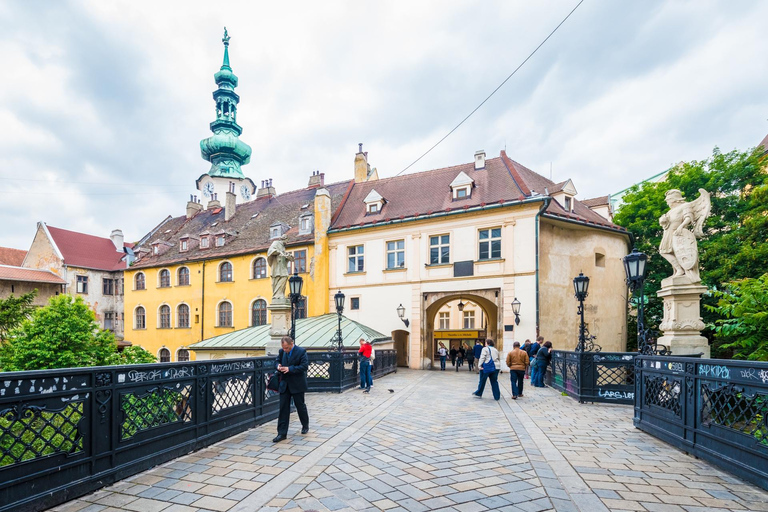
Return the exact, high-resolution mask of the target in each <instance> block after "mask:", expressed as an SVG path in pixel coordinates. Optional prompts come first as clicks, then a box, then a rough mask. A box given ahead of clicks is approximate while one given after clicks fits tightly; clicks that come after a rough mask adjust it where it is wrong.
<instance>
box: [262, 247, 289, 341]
mask: <svg viewBox="0 0 768 512" xmlns="http://www.w3.org/2000/svg"><path fill="white" fill-rule="evenodd" d="M285 240H286V236H285V235H283V236H281V237H280V238H278V239H277V240H275V241H274V242H272V245H271V246H270V247H269V249H268V250H267V263H268V264H269V270H270V273H271V274H272V276H271V278H272V302H271V303H270V304H269V306H267V309H268V310H269V313H270V316H271V321H270V326H269V337H270V341H269V342H268V343H267V346H266V347H265V351H266V355H268V356H275V355H277V353H278V351H279V350H280V339H281V338H282V337H283V336H288V334H289V333H290V327H291V302H290V300H289V299H287V298H286V296H285V285H286V284H287V283H288V277H289V276H290V269H289V268H288V262H289V261H293V254H290V253H289V252H288V251H286V250H285Z"/></svg>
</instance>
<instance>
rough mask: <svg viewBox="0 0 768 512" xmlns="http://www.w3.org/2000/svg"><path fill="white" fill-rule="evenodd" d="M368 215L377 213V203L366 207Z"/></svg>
mask: <svg viewBox="0 0 768 512" xmlns="http://www.w3.org/2000/svg"><path fill="white" fill-rule="evenodd" d="M368 213H379V203H371V204H369V205H368Z"/></svg>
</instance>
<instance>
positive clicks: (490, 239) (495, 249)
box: [477, 228, 501, 260]
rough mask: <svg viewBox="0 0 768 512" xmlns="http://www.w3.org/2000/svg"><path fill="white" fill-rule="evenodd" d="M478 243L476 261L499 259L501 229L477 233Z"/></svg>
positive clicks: (483, 230) (484, 230)
mask: <svg viewBox="0 0 768 512" xmlns="http://www.w3.org/2000/svg"><path fill="white" fill-rule="evenodd" d="M478 243H479V248H478V252H477V259H479V260H493V259H498V258H501V228H489V229H481V230H480V231H478Z"/></svg>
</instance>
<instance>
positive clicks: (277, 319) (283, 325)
mask: <svg viewBox="0 0 768 512" xmlns="http://www.w3.org/2000/svg"><path fill="white" fill-rule="evenodd" d="M267 309H268V310H269V314H270V316H271V317H272V322H271V323H270V326H269V342H268V343H267V346H266V355H268V356H277V353H278V352H279V351H280V339H282V337H283V336H288V335H289V334H290V333H291V301H290V299H288V298H283V299H282V300H279V299H272V303H271V304H270V305H269V306H267Z"/></svg>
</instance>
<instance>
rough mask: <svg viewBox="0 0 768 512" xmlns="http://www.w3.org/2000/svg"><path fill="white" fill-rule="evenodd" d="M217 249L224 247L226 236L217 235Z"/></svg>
mask: <svg viewBox="0 0 768 512" xmlns="http://www.w3.org/2000/svg"><path fill="white" fill-rule="evenodd" d="M216 247H224V235H216Z"/></svg>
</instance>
